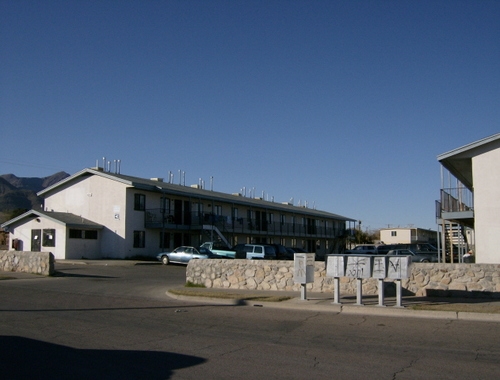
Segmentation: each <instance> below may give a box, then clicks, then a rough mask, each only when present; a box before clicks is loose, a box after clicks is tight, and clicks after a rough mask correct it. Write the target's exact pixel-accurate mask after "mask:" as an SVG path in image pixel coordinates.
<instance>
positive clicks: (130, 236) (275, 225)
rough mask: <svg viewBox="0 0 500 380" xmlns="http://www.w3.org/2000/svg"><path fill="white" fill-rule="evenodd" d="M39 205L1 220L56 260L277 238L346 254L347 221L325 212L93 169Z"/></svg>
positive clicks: (17, 239)
mask: <svg viewBox="0 0 500 380" xmlns="http://www.w3.org/2000/svg"><path fill="white" fill-rule="evenodd" d="M38 195H39V196H41V197H43V198H44V206H43V209H41V210H30V211H28V212H26V213H24V214H23V215H20V216H18V217H17V218H14V219H12V220H10V221H7V222H6V223H4V224H3V225H2V227H3V228H5V229H6V230H8V231H9V233H10V240H11V241H12V242H13V245H14V244H15V248H16V249H20V250H32V251H50V252H52V253H54V255H55V257H56V259H80V258H88V259H99V258H130V257H152V256H154V255H155V254H156V253H158V252H161V251H167V250H171V249H173V248H175V247H177V246H180V245H194V246H196V245H199V244H201V243H203V242H205V241H222V242H224V243H226V244H227V245H228V246H229V247H231V246H233V245H236V244H239V243H275V244H282V245H285V246H294V247H299V248H303V249H305V250H307V251H309V252H316V254H317V255H318V256H319V257H322V256H324V255H325V254H328V253H341V252H342V251H343V249H344V247H345V240H346V238H347V236H346V230H347V227H346V224H354V222H355V220H354V219H350V218H347V217H344V216H340V215H336V214H332V213H329V212H325V211H320V210H316V209H311V208H307V207H299V206H295V205H292V204H289V203H278V202H273V201H268V200H264V199H261V198H249V197H246V196H243V195H242V194H226V193H221V192H216V191H212V190H207V189H204V188H202V187H201V186H200V185H193V186H184V185H178V184H173V183H169V182H168V181H164V180H163V179H162V178H150V179H144V178H138V177H133V176H127V175H123V174H120V173H112V172H109V171H105V170H103V169H102V168H87V169H84V170H82V171H80V172H78V173H76V174H74V175H72V176H70V177H67V178H65V179H63V180H62V181H60V182H58V183H56V184H54V185H53V186H51V187H48V188H46V189H44V190H43V191H41V192H40V193H38Z"/></svg>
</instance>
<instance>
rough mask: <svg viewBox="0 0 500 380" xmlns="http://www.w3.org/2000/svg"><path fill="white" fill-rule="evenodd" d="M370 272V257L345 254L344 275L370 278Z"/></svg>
mask: <svg viewBox="0 0 500 380" xmlns="http://www.w3.org/2000/svg"><path fill="white" fill-rule="evenodd" d="M371 274H372V257H370V256H359V255H356V256H347V268H346V274H345V275H346V277H351V278H370V277H371Z"/></svg>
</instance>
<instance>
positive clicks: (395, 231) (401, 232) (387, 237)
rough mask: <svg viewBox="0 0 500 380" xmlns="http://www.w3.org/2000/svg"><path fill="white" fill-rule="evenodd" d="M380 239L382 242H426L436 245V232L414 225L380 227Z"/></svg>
mask: <svg viewBox="0 0 500 380" xmlns="http://www.w3.org/2000/svg"><path fill="white" fill-rule="evenodd" d="M380 241H382V242H384V244H400V243H403V244H412V243H428V244H432V245H436V244H437V232H436V231H433V230H426V229H424V228H416V227H397V228H382V229H381V230H380Z"/></svg>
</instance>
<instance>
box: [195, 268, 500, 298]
mask: <svg viewBox="0 0 500 380" xmlns="http://www.w3.org/2000/svg"><path fill="white" fill-rule="evenodd" d="M186 281H188V282H192V283H194V284H202V285H205V286H206V287H207V288H222V289H250V290H276V291H300V284H294V282H293V261H267V260H219V259H217V260H212V259H210V260H191V261H190V262H189V264H188V267H187V270H186ZM401 282H402V286H403V288H404V289H405V294H412V295H417V296H433V295H440V296H452V295H454V296H464V297H470V296H485V297H494V298H500V265H499V264H434V263H429V264H427V263H426V264H420V263H418V264H417V263H414V264H412V265H411V275H410V278H409V279H406V280H402V281H401ZM333 285H334V281H333V278H329V277H326V267H325V262H316V263H315V268H314V283H311V284H307V289H308V290H310V291H312V292H333ZM384 287H385V288H386V294H388V295H390V293H391V292H392V290H393V289H395V286H394V283H393V281H392V280H389V279H386V280H385V281H384ZM340 293H341V294H356V280H355V279H353V278H348V277H341V278H340ZM363 294H364V295H376V294H378V280H377V279H374V278H370V279H364V280H363Z"/></svg>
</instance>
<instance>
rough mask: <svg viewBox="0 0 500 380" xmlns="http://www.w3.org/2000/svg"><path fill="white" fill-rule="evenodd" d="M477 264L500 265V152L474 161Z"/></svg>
mask: <svg viewBox="0 0 500 380" xmlns="http://www.w3.org/2000/svg"><path fill="white" fill-rule="evenodd" d="M472 173H473V176H474V219H475V241H476V262H478V263H483V264H496V263H499V262H500V175H498V174H499V173H500V149H496V150H492V151H489V152H486V153H483V154H481V155H478V156H476V157H474V158H473V159H472Z"/></svg>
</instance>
